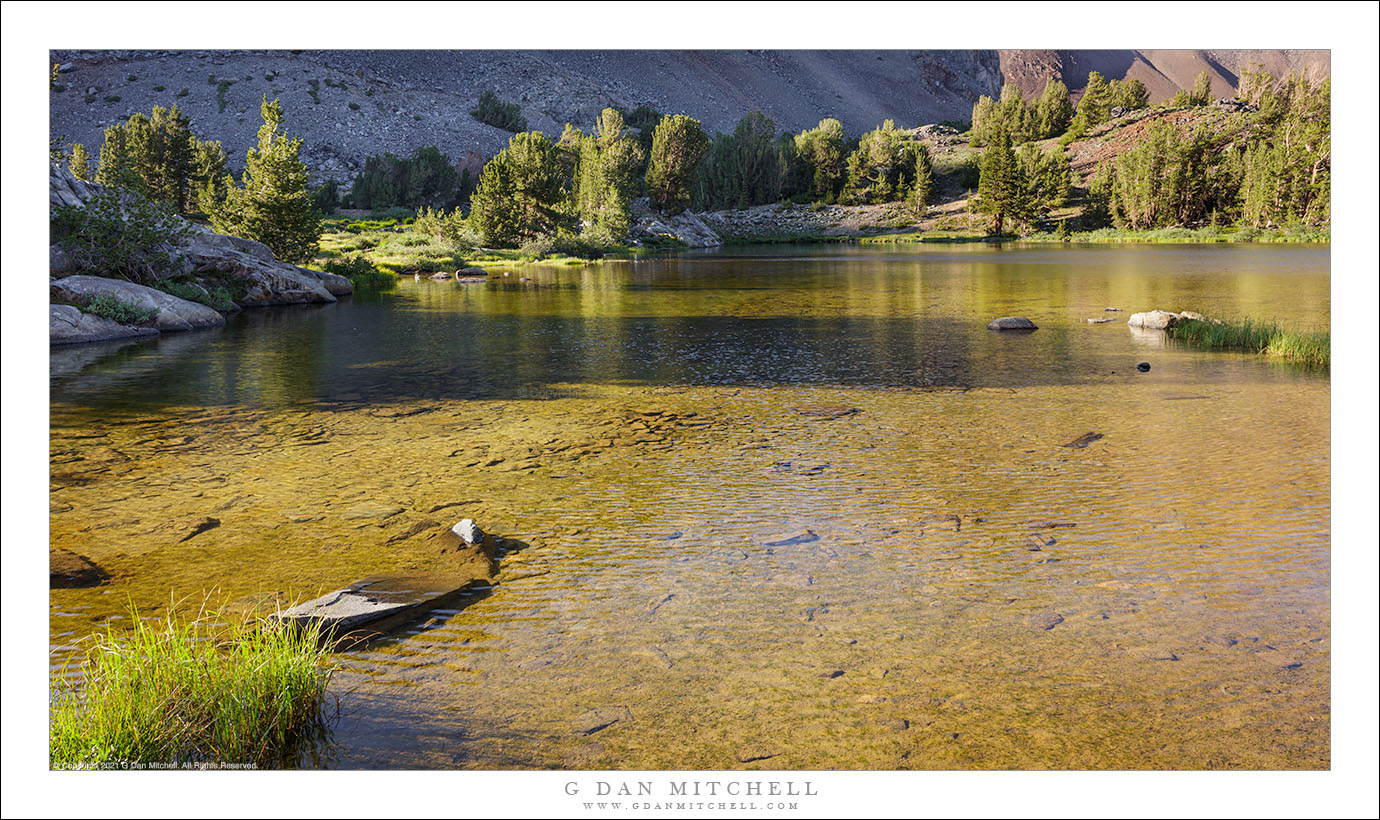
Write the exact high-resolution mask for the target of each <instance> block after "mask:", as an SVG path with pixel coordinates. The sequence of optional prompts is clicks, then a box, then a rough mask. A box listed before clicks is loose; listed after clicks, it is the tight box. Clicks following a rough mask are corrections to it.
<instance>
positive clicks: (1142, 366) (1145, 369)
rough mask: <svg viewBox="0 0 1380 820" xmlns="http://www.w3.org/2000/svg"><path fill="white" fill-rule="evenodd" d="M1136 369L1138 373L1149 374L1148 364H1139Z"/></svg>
mask: <svg viewBox="0 0 1380 820" xmlns="http://www.w3.org/2000/svg"><path fill="white" fill-rule="evenodd" d="M1136 369H1137V370H1139V371H1140V372H1142V373H1149V372H1150V363H1149V362H1141V363H1140V364H1138V365H1136Z"/></svg>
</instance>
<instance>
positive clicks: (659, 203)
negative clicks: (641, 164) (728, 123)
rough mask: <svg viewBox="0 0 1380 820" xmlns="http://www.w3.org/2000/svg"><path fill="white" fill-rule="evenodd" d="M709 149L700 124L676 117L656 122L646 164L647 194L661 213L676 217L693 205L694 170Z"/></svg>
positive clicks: (680, 115) (694, 120) (691, 119)
mask: <svg viewBox="0 0 1380 820" xmlns="http://www.w3.org/2000/svg"><path fill="white" fill-rule="evenodd" d="M708 150H709V136H708V135H707V134H705V133H704V128H703V127H702V126H701V125H700V121H699V120H696V119H693V118H691V117H687V116H685V115H684V114H677V115H675V116H673V117H665V118H663V119H662V120H661V122H659V123H657V126H656V131H655V132H653V134H652V153H651V159H650V161H649V162H648V165H647V192H648V194H649V195H650V196H651V200H652V204H653V205H655V206H656V207H657V209H658V210H660V211H661V212H662V213H669V214H675V213H680V212H681V211H683V210H685V206H686V205H688V204H689V202H690V183H691V182H692V181H693V179H694V176H695V169H696V168H697V167H698V166H699V164H700V160H702V159H703V158H704V155H705V153H706V152H707V151H708Z"/></svg>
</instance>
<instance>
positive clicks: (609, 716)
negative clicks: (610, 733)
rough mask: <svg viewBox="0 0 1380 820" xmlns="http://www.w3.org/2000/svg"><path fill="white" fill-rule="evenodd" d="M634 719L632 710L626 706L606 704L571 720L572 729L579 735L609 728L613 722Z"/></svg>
mask: <svg viewBox="0 0 1380 820" xmlns="http://www.w3.org/2000/svg"><path fill="white" fill-rule="evenodd" d="M632 719H633V713H632V710H631V709H629V708H628V707H626V706H605V707H602V708H599V709H590V710H589V711H588V712H585V713H584V714H582V715H580V716H579V717H577V718H575V719H574V720H572V721H571V722H570V729H571V731H573V732H574V733H575V734H577V735H592V734H594V733H595V732H598V731H601V730H603V729H607V728H608V727H610V726H612V725H613V724H615V723H617V722H619V721H620V720H621V721H630V720H632Z"/></svg>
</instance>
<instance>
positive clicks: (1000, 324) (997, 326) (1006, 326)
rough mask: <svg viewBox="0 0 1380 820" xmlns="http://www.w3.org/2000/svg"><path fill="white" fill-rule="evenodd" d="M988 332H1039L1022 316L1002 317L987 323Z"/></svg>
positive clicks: (1032, 323) (1033, 324)
mask: <svg viewBox="0 0 1380 820" xmlns="http://www.w3.org/2000/svg"><path fill="white" fill-rule="evenodd" d="M987 329H988V330H1039V328H1038V327H1036V325H1035V323H1034V322H1032V321H1030V320H1029V319H1027V318H1025V317H1024V316H1003V317H1001V318H1000V319H993V320H992V321H990V322H988V323H987Z"/></svg>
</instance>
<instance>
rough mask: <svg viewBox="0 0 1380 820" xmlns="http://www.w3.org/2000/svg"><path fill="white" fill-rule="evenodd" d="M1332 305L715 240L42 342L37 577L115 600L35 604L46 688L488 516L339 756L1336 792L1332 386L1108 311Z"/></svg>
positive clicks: (373, 659) (1072, 258) (1287, 272)
mask: <svg viewBox="0 0 1380 820" xmlns="http://www.w3.org/2000/svg"><path fill="white" fill-rule="evenodd" d="M1328 272H1329V250H1328V248H1327V247H1325V246H1322V247H1318V246H1174V245H1127V246H1114V245H1098V246H1072V247H1070V246H1058V245H1027V246H1021V245H1004V246H982V245H949V246H933V245H928V246H918V245H910V246H892V247H884V246H801V247H769V248H739V249H734V248H729V249H724V250H722V251H718V252H712V253H696V254H682V255H676V256H668V257H657V258H643V259H639V260H636V261H629V260H619V261H608V262H601V263H596V264H590V265H586V266H571V267H550V266H532V267H528V268H525V269H519V270H513V271H512V273H511V275H510V276H507V277H502V276H497V277H493V278H491V279H490V280H489V282H487V283H484V284H464V285H462V284H458V283H455V282H432V281H428V280H422V281H413V280H412V279H405V280H403V281H401V282H400V283H399V286H398V288H397V289H396V290H394V291H391V292H387V293H383V294H378V295H371V294H358V295H356V296H355V297H353V298H352V299H348V300H345V301H342V302H341V303H340V304H337V305H333V306H328V307H322V308H303V309H279V310H273V311H254V312H246V313H244V314H242V315H239V316H237V317H234V318H232V320H231V321H230V324H229V325H228V326H227V327H226V328H224V329H223V330H219V331H210V332H201V333H192V334H182V335H172V334H170V335H168V336H165V337H163V338H160V339H158V340H155V341H153V342H139V343H131V344H124V345H118V344H117V345H115V346H83V347H76V348H69V349H55V350H54V351H53V354H52V377H51V419H52V421H51V424H52V427H51V435H52V438H51V468H52V472H51V489H52V493H51V528H52V544H53V546H54V547H59V548H66V549H71V550H73V551H75V552H78V553H80V554H83V555H87V556H89V557H90V558H92V559H93V560H94V561H96V562H97V563H98V564H100V565H101V566H102V567H103V568H104V569H105V570H106V571H107V572H109V573H110V574H111V576H112V579H111V581H110V582H109V583H108V584H106V585H104V586H101V587H97V588H93V589H85V590H53V591H52V593H51V595H50V602H51V609H50V613H49V614H50V621H49V623H50V627H49V629H50V636H51V643H52V647H53V654H52V662H53V669H54V674H74V670H73V669H72V668H71V666H70V664H71V663H72V662H73V660H74V659H76V658H77V657H78V652H79V649H80V647H81V646H82V642H81V641H82V638H83V636H86V635H89V634H90V633H91V632H93V631H94V630H96V629H98V628H100V627H101V626H102V625H104V624H108V623H113V624H115V625H116V626H117V627H118V625H119V624H120V623H121V622H122V619H123V618H124V617H125V615H124V613H125V612H126V607H127V604H128V603H130V602H132V603H134V604H136V605H137V606H138V607H139V609H140V612H141V614H145V615H155V616H156V615H158V614H160V613H161V612H162V611H163V610H164V609H165V608H166V607H167V606H168V604H169V602H170V601H178V602H181V604H182V606H184V607H186V606H187V605H189V604H190V605H192V606H199V605H200V604H201V602H203V601H208V600H209V601H210V602H211V603H212V604H213V605H219V604H220V603H222V602H240V603H243V602H245V601H251V602H252V601H255V600H263V599H264V598H265V597H266V596H270V597H271V596H272V595H275V594H276V595H280V596H283V597H289V598H297V599H301V598H304V597H309V596H313V595H316V594H319V593H321V592H324V591H327V590H330V589H335V588H338V587H340V586H341V585H343V584H346V583H348V582H350V581H353V580H356V579H358V578H362V577H365V576H368V575H373V574H378V573H383V572H393V571H400V570H438V571H439V570H444V569H445V568H446V561H447V555H446V554H444V553H442V552H441V551H440V550H439V549H438V548H437V547H436V546H435V543H436V542H435V541H434V540H433V538H432V537H433V536H434V535H435V534H436V533H438V532H440V531H443V530H445V529H446V528H448V527H449V526H450V525H451V524H453V523H454V522H455V521H456V520H458V519H460V518H462V517H473V518H475V519H477V520H478V521H479V522H480V524H481V525H482V526H484V527H485V528H486V529H487V530H489V531H491V532H494V533H497V534H499V535H501V536H503V537H505V538H507V539H511V541H510V543H511V544H513V545H514V548H513V550H512V551H510V552H509V554H507V555H506V556H505V557H504V558H503V561H502V566H503V569H502V572H501V574H500V575H499V577H498V580H497V583H496V584H495V585H494V586H493V587H492V588H491V589H488V590H481V591H479V592H477V593H476V594H474V595H472V596H471V597H470V598H469V599H467V600H466V601H465V602H463V604H462V605H458V606H455V607H453V608H449V609H445V610H440V611H437V612H434V613H432V614H431V615H430V616H429V617H428V618H426V619H425V620H423V621H420V622H418V623H416V624H414V625H413V626H412V627H410V628H407V629H404V630H403V631H401V632H399V633H397V634H396V635H394V636H393V637H392V638H390V639H387V640H384V641H381V642H378V643H375V644H372V645H370V646H368V647H366V648H363V649H359V650H356V651H352V652H347V653H344V654H342V655H340V656H339V662H340V665H341V667H342V668H341V671H340V672H339V673H337V675H336V677H335V678H334V683H333V689H334V691H335V693H336V694H338V695H339V697H340V699H341V700H340V706H341V709H342V713H343V715H342V718H341V720H340V722H339V723H338V724H337V726H336V730H335V733H334V740H335V742H334V745H333V746H332V747H331V748H330V749H328V750H326V752H325V757H324V758H323V765H328V766H334V767H344V768H470V767H474V768H552V767H560V768H600V769H603V768H614V769H616V768H633V769H659V768H677V769H693V768H706V769H720V768H767V769H809V768H826V769H896V768H929V769H934V768H1115V769H1122V768H1270V769H1275V768H1285V769H1294V768H1309V769H1316V768H1327V767H1328V766H1329V761H1330V748H1329V729H1330V708H1329V686H1330V679H1329V654H1330V624H1329V604H1328V600H1329V598H1328V596H1329V571H1330V560H1329V546H1330V541H1329V519H1330V507H1329V489H1330V487H1329V444H1330V442H1329V379H1328V375H1327V373H1326V372H1318V371H1310V370H1306V369H1302V368H1299V367H1296V366H1292V365H1288V364H1283V363H1280V362H1276V361H1271V360H1268V359H1266V358H1263V357H1257V356H1253V355H1243V354H1232V353H1213V352H1204V351H1199V350H1192V349H1187V348H1183V347H1179V346H1176V345H1174V344H1172V343H1171V344H1167V343H1166V342H1165V340H1164V338H1163V335H1162V334H1160V333H1158V332H1136V331H1133V330H1132V329H1130V328H1128V327H1127V326H1126V324H1125V321H1124V320H1125V317H1126V316H1127V315H1129V313H1131V312H1134V311H1142V310H1150V309H1153V308H1163V309H1168V310H1176V311H1178V310H1196V311H1199V312H1202V313H1205V314H1207V315H1209V316H1216V317H1221V318H1228V319H1230V318H1240V317H1246V316H1250V317H1254V318H1259V319H1274V320H1277V321H1279V322H1280V323H1282V324H1285V325H1288V326H1290V327H1293V328H1297V329H1309V328H1321V327H1326V326H1327V324H1328V320H1329V279H1328ZM524 278H526V279H529V280H530V281H523V279H524ZM1107 308H1121V309H1122V310H1123V312H1120V313H1117V312H1110V311H1107V310H1106V309H1107ZM1011 315H1019V316H1027V317H1029V318H1030V319H1032V320H1033V321H1034V322H1035V323H1036V324H1037V325H1039V328H1040V329H1039V330H1038V331H1035V332H1033V333H999V332H993V331H988V330H986V324H987V322H988V321H989V320H991V319H993V318H995V317H999V316H1011ZM1104 317H1112V318H1115V319H1116V320H1117V321H1114V322H1111V323H1104V324H1090V323H1088V322H1087V321H1086V320H1087V319H1090V318H1104ZM1140 362H1147V363H1149V364H1150V366H1151V368H1150V370H1149V371H1148V372H1140V371H1138V370H1137V367H1136V366H1137V364H1138V363H1140ZM1088 433H1096V434H1100V435H1101V438H1095V437H1091V436H1085V434H1088ZM1080 438H1081V439H1082V441H1083V442H1084V443H1085V446H1066V445H1069V444H1070V443H1073V442H1075V441H1078V440H1080ZM203 518H213V519H215V520H216V521H217V522H218V524H217V525H215V526H212V527H210V528H209V529H204V530H201V531H198V532H197V533H196V534H194V535H193V536H191V537H186V536H187V533H188V532H191V530H192V529H197V526H196V525H195V524H194V523H193V524H192V525H189V524H188V522H189V521H190V522H196V521H199V520H200V519H203ZM189 527H190V529H189ZM184 537H185V540H183V539H184Z"/></svg>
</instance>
